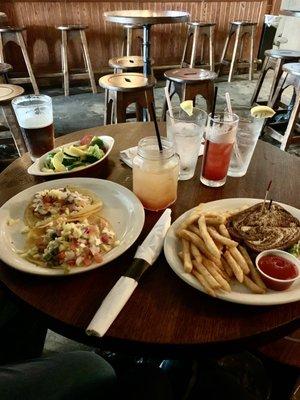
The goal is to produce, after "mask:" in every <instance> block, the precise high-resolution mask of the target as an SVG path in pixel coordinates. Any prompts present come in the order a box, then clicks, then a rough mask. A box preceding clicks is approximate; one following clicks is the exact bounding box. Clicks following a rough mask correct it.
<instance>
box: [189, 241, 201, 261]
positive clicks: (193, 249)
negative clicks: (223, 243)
mask: <svg viewBox="0 0 300 400" xmlns="http://www.w3.org/2000/svg"><path fill="white" fill-rule="evenodd" d="M191 253H192V256H193V257H194V259H195V260H196V261H198V262H202V255H201V253H200V251H199V249H198V247H197V246H195V245H194V243H191Z"/></svg>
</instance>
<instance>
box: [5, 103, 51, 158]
mask: <svg viewBox="0 0 300 400" xmlns="http://www.w3.org/2000/svg"><path fill="white" fill-rule="evenodd" d="M12 106H13V108H14V111H15V114H16V117H17V120H18V123H19V125H20V127H21V131H22V134H23V137H24V140H25V143H26V146H27V149H28V151H29V154H30V158H31V160H32V161H35V160H36V159H37V158H39V157H40V156H42V155H43V154H45V153H47V152H48V151H50V150H52V149H53V148H54V127H53V110H52V99H51V97H49V96H46V95H38V96H36V95H26V96H20V97H16V98H15V99H14V100H13V101H12Z"/></svg>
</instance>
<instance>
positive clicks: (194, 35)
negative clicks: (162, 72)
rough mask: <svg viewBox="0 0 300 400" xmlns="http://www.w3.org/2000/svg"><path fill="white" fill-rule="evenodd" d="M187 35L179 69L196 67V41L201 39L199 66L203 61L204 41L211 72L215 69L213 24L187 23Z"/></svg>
mask: <svg viewBox="0 0 300 400" xmlns="http://www.w3.org/2000/svg"><path fill="white" fill-rule="evenodd" d="M187 25H188V29H187V35H186V39H185V44H184V50H183V55H182V59H181V68H183V67H190V68H194V67H195V65H196V53H197V46H198V40H199V39H200V38H201V37H202V42H201V53H200V57H201V58H200V60H201V64H202V63H203V59H204V40H205V38H207V39H208V42H209V68H210V70H211V71H214V69H215V59H214V45H213V44H214V38H215V26H216V24H215V23H212V22H197V21H194V22H188V23H187Z"/></svg>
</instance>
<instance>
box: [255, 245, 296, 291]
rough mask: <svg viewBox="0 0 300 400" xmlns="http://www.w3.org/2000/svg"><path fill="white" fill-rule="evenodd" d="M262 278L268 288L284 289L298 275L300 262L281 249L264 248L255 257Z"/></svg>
mask: <svg viewBox="0 0 300 400" xmlns="http://www.w3.org/2000/svg"><path fill="white" fill-rule="evenodd" d="M255 263H256V267H257V269H258V271H259V273H260V275H261V278H262V280H263V281H264V283H265V284H266V286H267V287H268V288H269V289H273V290H286V289H288V288H289V287H290V286H291V285H292V284H293V283H294V282H295V280H297V279H298V278H299V276H300V262H299V260H298V259H297V258H296V257H294V256H293V255H292V254H290V253H287V252H286V251H283V250H265V251H262V252H261V253H260V254H259V255H258V256H257V257H256V259H255Z"/></svg>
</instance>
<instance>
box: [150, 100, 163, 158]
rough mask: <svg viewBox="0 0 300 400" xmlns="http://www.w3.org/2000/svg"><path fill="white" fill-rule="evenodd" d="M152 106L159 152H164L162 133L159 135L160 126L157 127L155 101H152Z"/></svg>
mask: <svg viewBox="0 0 300 400" xmlns="http://www.w3.org/2000/svg"><path fill="white" fill-rule="evenodd" d="M150 106H151V112H152V115H153V122H154V127H155V133H156V138H157V142H158V147H159V151H160V152H162V151H163V147H162V144H161V138H160V133H159V129H158V125H157V119H156V113H155V108H154V102H153V101H151V103H150Z"/></svg>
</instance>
